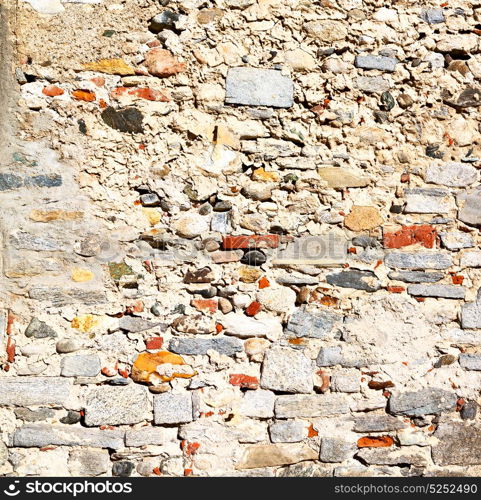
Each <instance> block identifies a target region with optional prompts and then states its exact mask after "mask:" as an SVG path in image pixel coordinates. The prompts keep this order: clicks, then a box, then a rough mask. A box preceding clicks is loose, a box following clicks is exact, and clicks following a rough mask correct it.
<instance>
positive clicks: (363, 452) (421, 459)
mask: <svg viewBox="0 0 481 500" xmlns="http://www.w3.org/2000/svg"><path fill="white" fill-rule="evenodd" d="M408 448H417V447H415V446H413V447H408ZM356 457H358V458H360V459H361V460H362V461H363V462H365V463H367V464H369V465H403V466H405V465H406V464H409V465H413V466H418V467H424V466H426V465H427V464H428V460H429V457H428V453H427V452H425V451H417V450H410V449H406V448H401V449H396V448H391V447H389V448H362V449H360V450H359V451H358V452H357V454H356Z"/></svg>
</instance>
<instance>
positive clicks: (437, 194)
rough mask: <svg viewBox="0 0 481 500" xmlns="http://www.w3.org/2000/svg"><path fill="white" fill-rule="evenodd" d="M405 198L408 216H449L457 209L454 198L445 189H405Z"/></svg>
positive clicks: (405, 209)
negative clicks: (451, 211) (450, 212)
mask: <svg viewBox="0 0 481 500" xmlns="http://www.w3.org/2000/svg"><path fill="white" fill-rule="evenodd" d="M404 196H405V198H406V206H405V208H404V211H405V212H406V213H407V214H447V213H449V211H450V210H452V209H454V208H455V204H454V199H453V197H452V196H451V194H450V193H449V191H447V190H445V189H440V188H433V189H423V188H414V189H405V190H404Z"/></svg>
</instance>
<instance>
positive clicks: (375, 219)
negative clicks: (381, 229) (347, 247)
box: [344, 205, 383, 231]
mask: <svg viewBox="0 0 481 500" xmlns="http://www.w3.org/2000/svg"><path fill="white" fill-rule="evenodd" d="M382 222H383V220H382V217H381V214H380V213H379V210H378V209H377V208H376V207H361V206H356V205H355V206H353V207H352V210H351V212H350V214H349V215H347V216H346V217H345V219H344V225H345V226H346V227H347V228H348V229H351V231H364V230H367V229H374V228H375V227H378V226H380V225H381V224H382Z"/></svg>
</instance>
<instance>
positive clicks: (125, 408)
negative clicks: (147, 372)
mask: <svg viewBox="0 0 481 500" xmlns="http://www.w3.org/2000/svg"><path fill="white" fill-rule="evenodd" d="M151 419H152V410H151V404H150V398H149V392H148V390H147V388H146V387H144V386H141V385H137V384H129V385H127V386H99V387H94V388H92V389H88V390H87V395H86V404H85V425H87V426H95V425H121V424H137V423H138V422H141V421H142V420H151Z"/></svg>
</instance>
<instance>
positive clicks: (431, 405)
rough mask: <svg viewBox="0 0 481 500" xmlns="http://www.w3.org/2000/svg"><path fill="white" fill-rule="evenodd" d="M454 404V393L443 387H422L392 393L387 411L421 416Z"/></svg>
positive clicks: (445, 408) (437, 411)
mask: <svg viewBox="0 0 481 500" xmlns="http://www.w3.org/2000/svg"><path fill="white" fill-rule="evenodd" d="M455 406H456V394H454V393H453V392H449V391H446V390H444V389H434V388H433V389H423V390H421V391H415V392H414V391H412V392H404V393H397V394H393V395H392V396H391V397H390V399H389V411H390V413H393V414H394V415H406V416H410V417H421V416H423V415H435V414H438V413H441V412H443V411H446V410H451V409H453V408H454V407H455Z"/></svg>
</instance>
